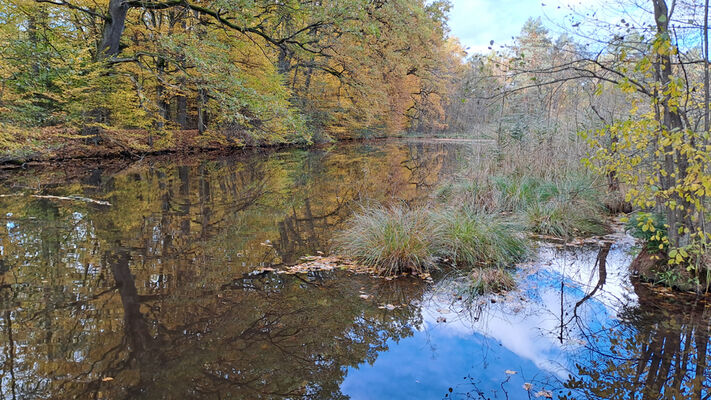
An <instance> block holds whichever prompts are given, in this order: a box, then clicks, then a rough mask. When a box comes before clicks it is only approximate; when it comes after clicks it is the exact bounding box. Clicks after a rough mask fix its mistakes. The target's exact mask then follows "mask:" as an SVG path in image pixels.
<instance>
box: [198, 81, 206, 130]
mask: <svg viewBox="0 0 711 400" xmlns="http://www.w3.org/2000/svg"><path fill="white" fill-rule="evenodd" d="M206 106H207V90H206V89H204V88H200V89H198V121H197V128H198V133H201V134H202V133H204V132H205V130H206V129H207V112H206V110H205V107H206Z"/></svg>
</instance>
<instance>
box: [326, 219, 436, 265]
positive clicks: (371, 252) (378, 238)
mask: <svg viewBox="0 0 711 400" xmlns="http://www.w3.org/2000/svg"><path fill="white" fill-rule="evenodd" d="M439 240H440V238H439V230H438V229H437V227H436V225H435V221H434V219H432V218H431V217H430V215H429V213H428V212H426V211H425V210H423V209H410V208H408V207H405V206H394V207H391V208H385V207H374V208H368V209H363V210H361V211H358V212H356V213H355V214H354V215H353V217H352V218H351V220H350V221H349V223H348V228H347V229H345V230H344V231H342V232H341V233H340V234H339V235H338V236H337V237H336V239H335V245H336V247H337V248H338V250H339V251H340V252H341V253H342V254H344V255H347V256H349V257H351V258H353V259H354V260H356V261H358V262H360V263H362V264H365V265H369V266H372V267H375V269H376V271H377V272H378V273H380V274H383V275H395V274H398V273H401V272H415V273H422V272H425V271H428V270H430V269H431V268H432V267H434V266H435V254H436V253H437V244H438V243H439Z"/></svg>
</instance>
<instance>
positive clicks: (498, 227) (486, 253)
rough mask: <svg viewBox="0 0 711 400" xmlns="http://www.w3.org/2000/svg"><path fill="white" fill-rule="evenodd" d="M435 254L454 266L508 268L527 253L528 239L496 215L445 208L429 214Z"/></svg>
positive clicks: (465, 267)
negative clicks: (435, 234) (433, 224)
mask: <svg viewBox="0 0 711 400" xmlns="http://www.w3.org/2000/svg"><path fill="white" fill-rule="evenodd" d="M433 218H434V220H435V221H436V224H437V226H438V229H439V231H440V234H439V235H438V236H439V238H440V243H439V244H438V245H437V246H436V247H437V252H438V255H439V256H440V257H442V258H446V259H449V260H452V261H453V262H454V263H455V264H456V266H457V267H458V268H463V269H469V268H473V267H492V266H496V267H510V266H513V264H515V263H517V262H519V261H522V260H523V259H524V258H525V257H526V256H527V255H528V253H529V249H530V246H529V242H528V241H527V240H526V239H525V238H524V237H523V235H522V234H521V233H520V232H517V231H516V230H515V229H514V227H513V226H512V225H511V224H508V223H506V222H505V221H504V220H503V219H502V218H501V217H499V216H497V215H491V214H484V213H479V212H474V211H471V210H450V209H446V210H443V211H440V212H438V213H436V214H435V215H434V216H433Z"/></svg>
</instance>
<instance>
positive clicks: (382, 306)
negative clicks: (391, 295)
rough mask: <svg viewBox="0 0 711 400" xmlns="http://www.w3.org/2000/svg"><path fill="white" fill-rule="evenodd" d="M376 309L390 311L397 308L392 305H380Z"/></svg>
mask: <svg viewBox="0 0 711 400" xmlns="http://www.w3.org/2000/svg"><path fill="white" fill-rule="evenodd" d="M378 308H380V309H384V310H389V311H392V310H394V309H396V308H397V306H394V305H392V304H383V305H381V306H378Z"/></svg>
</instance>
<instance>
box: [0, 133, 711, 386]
mask: <svg viewBox="0 0 711 400" xmlns="http://www.w3.org/2000/svg"><path fill="white" fill-rule="evenodd" d="M482 146H484V145H483V144H481V143H450V142H436V141H419V140H402V141H387V142H373V143H351V144H339V145H338V146H334V147H331V148H317V149H309V150H302V149H289V150H282V151H261V152H244V153H239V154H233V155H229V156H225V155H212V156H202V157H177V156H169V157H158V158H151V159H145V160H141V161H138V162H132V163H129V162H124V161H111V162H104V163H102V164H97V165H92V164H91V163H89V164H86V163H82V164H81V165H71V164H60V165H56V166H44V167H33V168H30V169H27V170H22V171H12V172H5V173H4V175H3V176H2V179H3V180H2V183H1V184H0V363H1V364H0V365H1V367H0V369H1V371H0V382H1V383H0V387H1V389H2V397H0V398H9V399H32V398H52V399H70V398H79V399H84V398H87V399H88V398H95V399H163V398H164V399H193V398H194V399H226V398H238V399H239V398H244V399H254V398H262V399H271V398H294V399H297V398H315V399H345V398H352V399H382V398H387V399H415V398H423V399H442V398H477V399H478V398H481V399H489V398H491V399H528V398H543V399H545V398H549V397H550V398H567V399H586V398H591V399H618V398H619V399H658V398H679V399H682V398H683V399H686V398H692V399H703V398H708V396H709V395H710V394H711V374H710V372H709V368H708V367H707V364H708V360H709V359H710V358H711V357H709V356H710V355H711V354H710V353H711V349H710V348H709V346H708V341H709V329H710V323H709V321H710V319H709V312H710V311H709V310H710V307H709V306H708V304H707V303H706V302H705V301H704V300H703V299H695V298H685V297H683V296H679V295H671V294H670V293H668V292H664V291H659V290H654V291H652V290H650V288H649V286H647V285H643V284H640V283H637V282H635V281H632V280H630V277H629V274H628V272H627V266H628V265H629V262H630V260H631V256H630V255H629V254H630V249H631V248H632V246H633V245H634V244H633V242H632V241H631V240H630V238H629V237H626V236H625V235H623V234H616V235H613V236H611V237H608V238H606V239H605V240H602V241H599V242H596V243H589V244H585V245H581V246H569V247H568V246H556V245H553V244H544V243H541V244H540V246H539V249H538V256H537V257H536V259H535V260H533V261H532V262H530V263H528V264H526V265H523V266H521V268H520V269H519V272H518V287H517V289H516V290H514V291H512V292H509V293H507V294H505V295H502V296H488V297H479V298H467V297H466V296H464V297H462V296H461V295H460V293H459V292H458V290H457V289H456V287H455V286H453V285H452V283H451V282H452V281H451V280H450V279H447V277H442V278H441V279H435V282H434V283H427V282H424V281H422V280H419V279H411V278H399V279H393V280H386V279H378V278H373V277H368V276H364V275H355V274H350V273H346V272H312V273H309V274H299V275H285V274H275V273H255V272H254V271H255V270H257V269H259V268H261V267H267V266H280V265H289V264H294V263H297V262H298V261H299V258H300V257H302V256H305V255H316V254H320V253H319V252H324V253H328V251H329V238H330V237H331V236H332V234H333V232H335V231H337V230H338V229H340V228H342V227H343V224H344V222H345V221H346V220H347V219H348V217H349V215H350V214H351V213H352V211H353V210H354V209H358V208H359V207H362V206H364V205H367V204H369V203H372V202H384V203H392V202H404V203H408V204H418V203H423V202H425V201H427V199H429V198H430V197H431V195H432V192H433V190H434V189H435V188H436V186H437V185H438V183H440V182H442V181H443V180H444V179H447V178H448V177H451V176H453V175H454V174H456V173H457V172H458V171H460V170H461V169H462V168H463V167H464V166H465V165H466V164H467V162H468V160H469V159H470V158H471V157H472V155H473V154H480V150H481V148H482ZM21 193H25V195H18V194H21ZM29 193H33V194H36V193H41V194H42V195H43V196H44V197H32V196H30V195H27V194H29ZM51 196H59V197H62V198H56V197H51ZM72 196H78V197H76V198H74V199H73V200H67V199H63V198H66V197H72ZM87 199H94V200H97V201H105V202H108V203H110V205H102V204H98V203H96V202H91V201H87Z"/></svg>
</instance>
